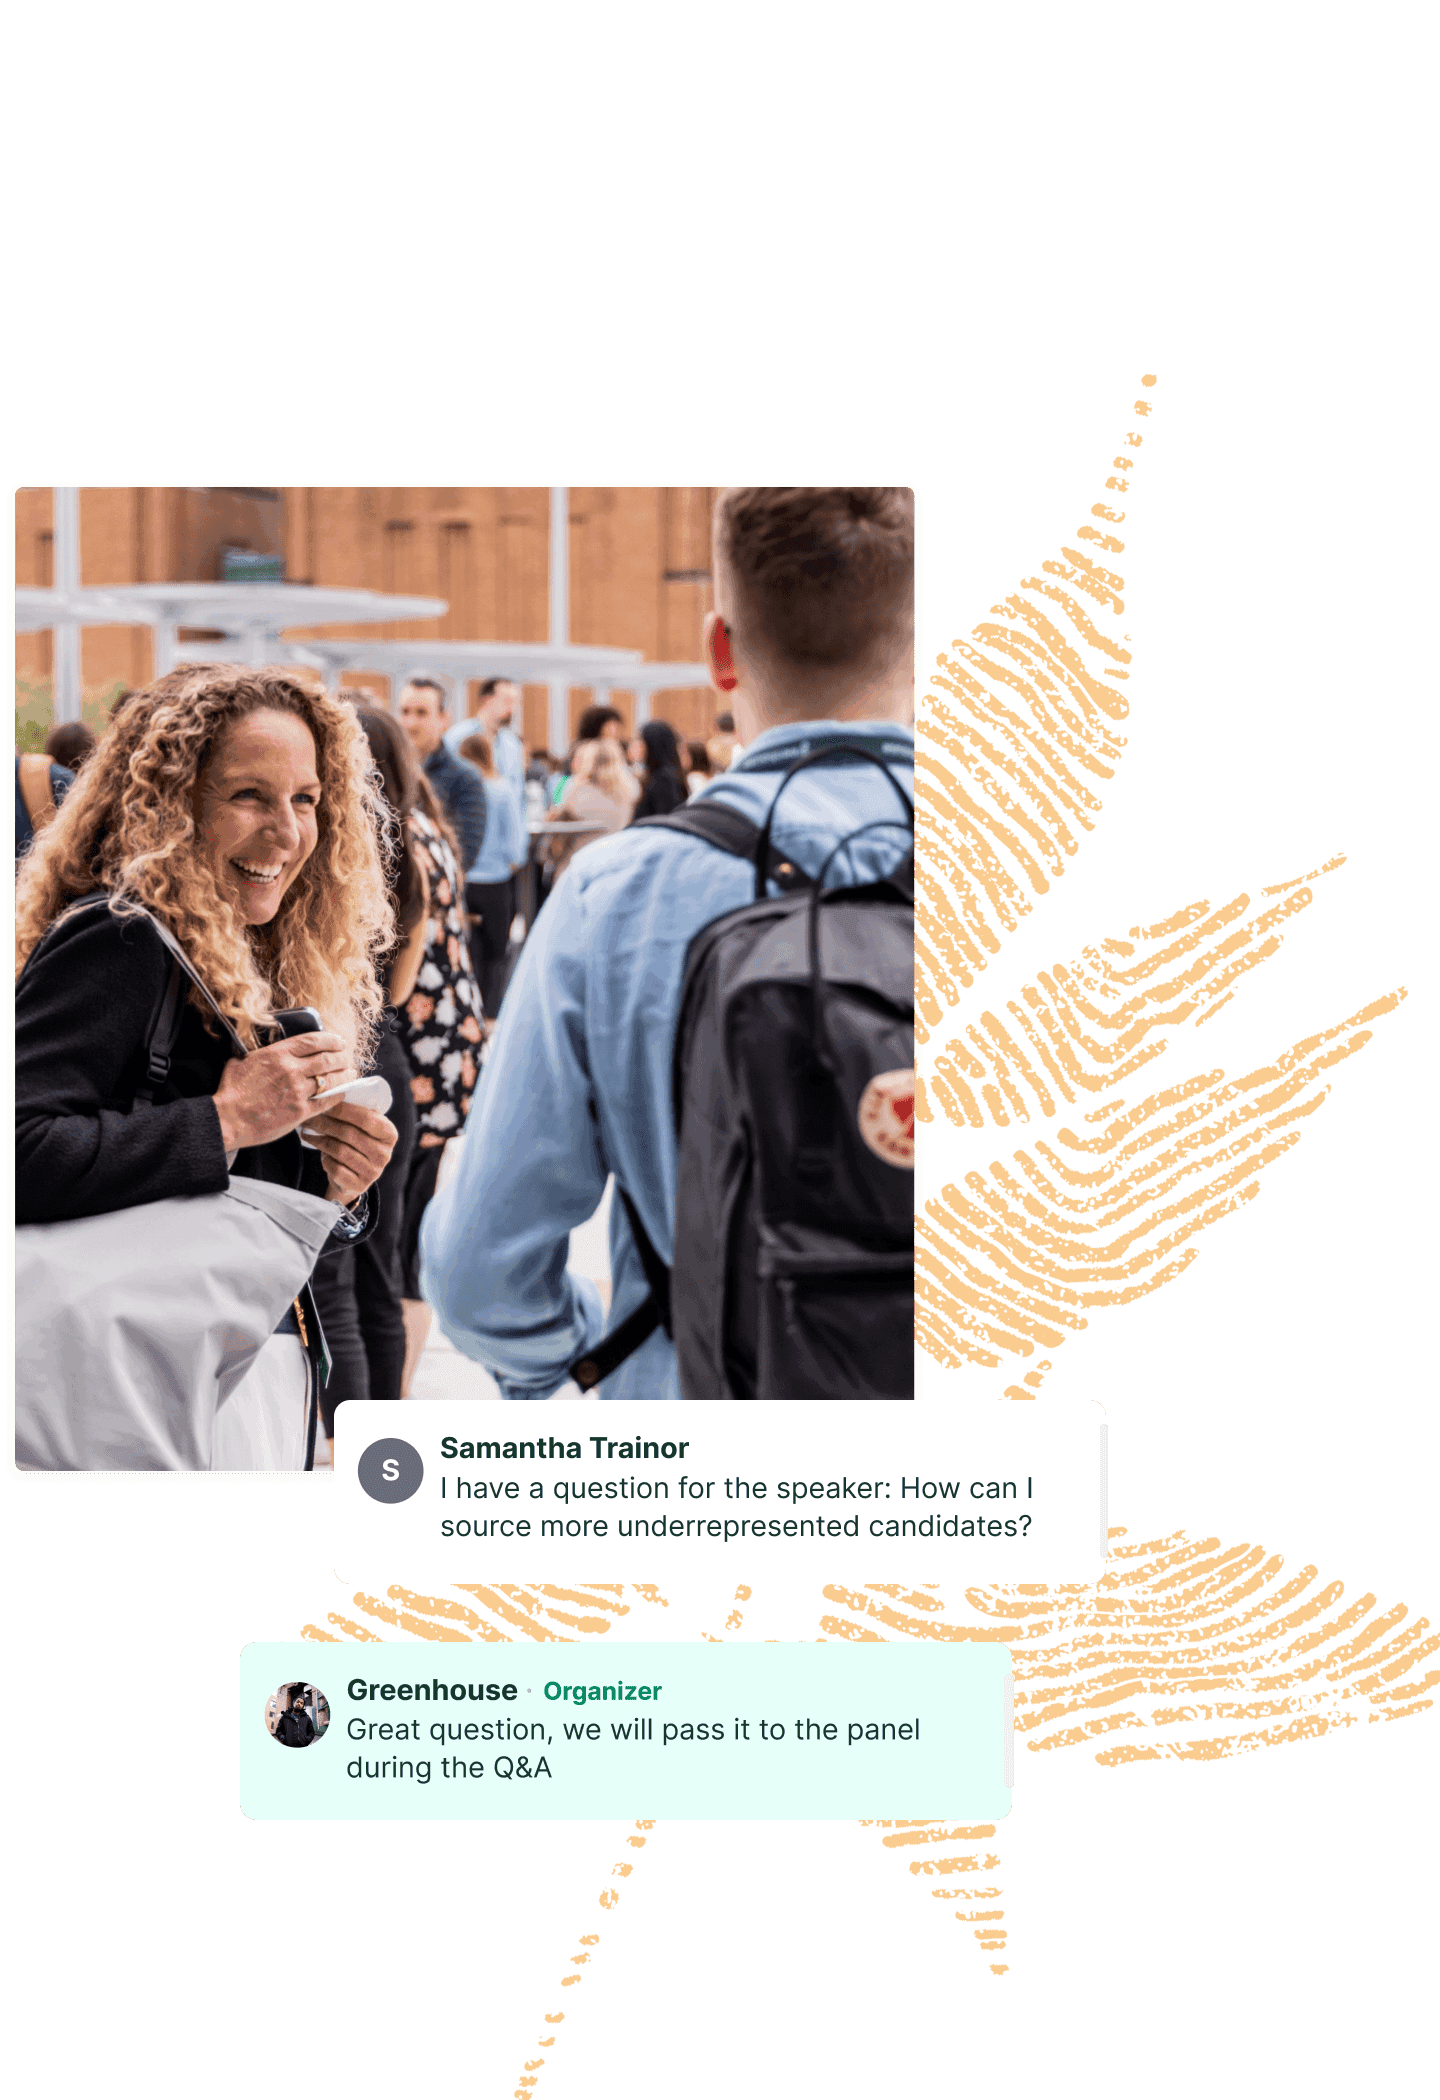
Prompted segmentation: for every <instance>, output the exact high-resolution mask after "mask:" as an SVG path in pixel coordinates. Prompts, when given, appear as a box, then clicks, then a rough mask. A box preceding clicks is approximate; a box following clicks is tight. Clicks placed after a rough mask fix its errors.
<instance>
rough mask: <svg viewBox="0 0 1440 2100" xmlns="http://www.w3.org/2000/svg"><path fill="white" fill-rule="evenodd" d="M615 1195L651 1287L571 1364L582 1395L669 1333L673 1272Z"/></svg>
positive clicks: (637, 1219) (627, 1205) (626, 1203)
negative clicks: (653, 1338)
mask: <svg viewBox="0 0 1440 2100" xmlns="http://www.w3.org/2000/svg"><path fill="white" fill-rule="evenodd" d="M677 814H678V812H677ZM656 821H657V822H660V823H663V822H664V821H665V820H664V819H663V818H658V819H657V820H656ZM641 822H642V823H649V822H650V819H649V818H648V817H642V818H641ZM615 1192H616V1194H617V1195H618V1196H619V1198H620V1201H621V1202H622V1203H623V1204H624V1206H625V1216H626V1218H627V1219H628V1221H629V1225H630V1234H631V1237H632V1238H633V1240H634V1242H635V1252H636V1253H637V1254H638V1255H639V1257H640V1266H641V1268H642V1269H643V1270H644V1271H645V1281H646V1282H647V1283H648V1284H649V1286H650V1291H649V1295H648V1296H647V1297H646V1299H645V1301H644V1303H643V1304H642V1305H637V1306H636V1308H635V1310H634V1312H632V1313H631V1314H630V1316H629V1317H628V1319H624V1320H622V1321H621V1322H620V1325H619V1326H618V1327H617V1328H616V1329H615V1331H614V1333H613V1334H607V1335H606V1336H605V1337H604V1338H603V1340H601V1341H599V1342H597V1343H596V1344H595V1347H594V1348H593V1349H591V1350H588V1351H587V1352H586V1354H585V1355H584V1356H578V1357H576V1359H575V1361H574V1363H573V1364H571V1366H570V1376H571V1377H572V1378H573V1379H574V1381H575V1383H576V1385H578V1386H579V1388H580V1390H581V1392H582V1393H588V1392H590V1391H591V1390H592V1389H593V1388H594V1387H595V1386H597V1385H599V1383H600V1381H601V1379H602V1378H608V1377H609V1376H610V1373H611V1372H612V1371H613V1370H615V1369H616V1368H617V1367H618V1366H619V1365H620V1364H623V1363H624V1361H625V1359H626V1357H627V1356H633V1355H634V1354H635V1351H636V1350H637V1349H638V1348H639V1347H640V1344H641V1343H642V1342H646V1341H648V1340H649V1339H650V1337H651V1335H652V1334H653V1333H654V1332H655V1330H656V1328H657V1327H663V1328H664V1329H665V1332H666V1333H667V1334H669V1332H670V1271H669V1270H668V1269H667V1268H666V1266H665V1264H664V1262H663V1261H661V1259H660V1257H659V1255H658V1254H657V1253H656V1252H655V1249H654V1246H653V1245H652V1244H651V1240H650V1235H649V1233H648V1232H647V1231H646V1230H645V1227H644V1226H643V1225H642V1224H641V1222H640V1213H639V1211H638V1210H637V1209H636V1208H635V1205H634V1204H633V1203H632V1202H631V1200H630V1198H629V1196H628V1195H627V1194H626V1192H625V1190H624V1189H622V1188H621V1186H620V1184H619V1182H618V1181H617V1182H616V1184H615Z"/></svg>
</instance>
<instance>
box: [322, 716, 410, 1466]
mask: <svg viewBox="0 0 1440 2100" xmlns="http://www.w3.org/2000/svg"><path fill="white" fill-rule="evenodd" d="M338 697H339V698H340V699H342V700H346V701H348V702H349V703H350V704H351V705H352V706H353V707H354V709H355V719H356V721H357V722H358V723H359V725H360V727H361V729H362V730H363V731H364V733H365V739H366V742H367V743H368V744H369V747H370V754H371V757H372V759H373V761H374V765H375V770H376V771H377V773H378V774H379V776H380V780H381V782H382V784H383V789H384V806H383V809H381V810H379V811H377V817H378V819H379V832H380V841H381V850H382V853H383V854H384V858H385V864H386V873H387V877H388V889H389V901H390V909H391V912H392V913H393V915H394V922H395V939H394V942H393V944H392V945H391V946H390V948H389V950H388V952H387V953H386V954H385V955H383V956H381V957H378V958H377V960H376V968H377V972H378V974H379V977H380V981H381V984H382V985H383V987H384V991H385V1005H384V1009H383V1011H382V1012H381V1014H380V1016H379V1019H378V1026H377V1034H376V1041H375V1052H374V1062H375V1070H376V1071H377V1072H379V1073H380V1075H381V1076H382V1078H384V1079H385V1080H387V1081H388V1083H389V1087H390V1097H391V1104H390V1109H389V1117H390V1121H391V1122H392V1123H393V1124H394V1125H395V1129H396V1133H397V1135H396V1142H395V1149H394V1151H393V1152H392V1153H391V1155H390V1158H389V1160H388V1162H387V1164H386V1167H385V1170H384V1172H383V1173H382V1174H381V1176H380V1179H379V1181H378V1182H377V1183H376V1184H375V1190H374V1194H373V1198H372V1201H373V1204H374V1209H375V1226H374V1230H373V1231H372V1232H371V1234H370V1236H369V1237H368V1239H366V1240H364V1241H362V1242H361V1243H360V1244H359V1245H358V1246H355V1247H353V1248H345V1249H342V1251H341V1252H340V1253H339V1254H337V1255H336V1257H335V1259H334V1260H333V1261H329V1262H325V1263H324V1264H323V1265H322V1266H321V1267H320V1268H318V1269H317V1270H316V1272H315V1278H314V1283H313V1286H312V1288H313V1289H314V1292H315V1302H316V1305H317V1307H318V1308H319V1312H320V1323H321V1325H322V1327H323V1328H324V1330H325V1339H326V1341H327V1342H328V1344H329V1347H330V1358H331V1369H330V1379H329V1383H328V1384H327V1385H326V1387H325V1390H324V1392H323V1393H322V1395H321V1400H320V1413H321V1418H322V1420H323V1421H324V1424H325V1434H326V1435H327V1436H328V1437H333V1436H334V1434H335V1410H336V1408H337V1407H338V1406H339V1405H340V1403H341V1401H342V1400H398V1399H399V1398H400V1385H401V1380H402V1379H403V1377H404V1374H405V1314H404V1310H403V1306H402V1303H401V1301H402V1298H403V1296H404V1291H403V1277H402V1273H401V1265H400V1234H401V1228H402V1225H403V1221H404V1214H405V1192H406V1189H407V1187H408V1184H409V1177H410V1168H411V1164H412V1161H413V1158H414V1152H415V1103H414V1100H413V1099H412V1097H411V1091H410V1064H409V1060H408V1058H407V1057H406V1055H405V1052H404V1049H403V1048H402V1046H401V1042H400V1027H401V1021H400V1014H399V1011H398V1009H399V1008H401V1007H403V1006H404V1004H405V1002H406V1000H407V999H408V998H409V997H410V994H411V993H412V992H413V991H414V989H415V980H416V978H417V977H418V976H419V974H420V964H421V961H422V959H423V956H424V951H425V938H426V920H427V918H428V915H429V908H430V892H429V882H428V879H427V874H426V868H425V865H424V863H422V861H421V860H420V858H419V855H418V854H417V853H416V851H415V847H414V844H413V841H412V838H411V832H410V818H411V815H412V814H413V812H414V810H415V807H416V804H417V802H418V801H419V799H420V793H421V788H422V785H423V780H424V776H423V775H422V773H421V771H420V768H419V766H418V764H417V763H416V759H415V753H414V749H413V746H412V745H411V742H410V739H409V737H408V736H407V735H406V734H405V731H404V730H403V729H402V728H401V727H400V724H399V723H398V722H397V721H396V720H395V718H394V716H393V715H391V714H390V713H388V711H386V710H385V709H383V708H377V707H375V706H374V705H373V704H372V702H371V697H370V695H369V694H368V693H362V692H360V691H358V690H355V691H350V692H342V693H341V694H340V695H339V696H338Z"/></svg>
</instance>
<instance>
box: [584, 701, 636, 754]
mask: <svg viewBox="0 0 1440 2100" xmlns="http://www.w3.org/2000/svg"><path fill="white" fill-rule="evenodd" d="M602 736H603V737H606V738H608V739H610V741H612V742H613V743H616V744H618V745H619V746H620V747H621V749H622V750H623V749H624V747H625V717H624V716H623V715H622V714H621V712H620V710H619V708H618V707H610V706H608V705H605V704H602V703H598V702H597V703H596V705H595V706H593V707H587V708H586V709H585V711H584V713H583V714H582V715H581V717H580V720H579V721H578V723H577V724H576V725H575V742H576V744H590V743H593V742H594V741H595V739H596V738H597V737H602Z"/></svg>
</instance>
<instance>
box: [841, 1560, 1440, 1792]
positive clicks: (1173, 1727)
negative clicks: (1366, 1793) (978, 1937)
mask: <svg viewBox="0 0 1440 2100" xmlns="http://www.w3.org/2000/svg"><path fill="white" fill-rule="evenodd" d="M1111 1540H1112V1543H1111V1548H1110V1557H1109V1560H1108V1562H1107V1563H1106V1567H1105V1571H1104V1573H1103V1574H1102V1575H1101V1576H1100V1577H1099V1578H1098V1580H1097V1581H1095V1582H1093V1583H1073V1584H1056V1585H1052V1584H1048V1583H1017V1584H1013V1585H1005V1586H995V1587H993V1588H991V1587H979V1588H974V1589H969V1590H967V1591H966V1592H965V1609H966V1611H967V1612H968V1614H969V1615H970V1616H969V1617H968V1618H967V1619H964V1620H959V1619H957V1620H953V1621H952V1620H950V1619H948V1618H946V1617H944V1616H943V1614H944V1612H945V1606H944V1604H943V1602H942V1601H941V1599H940V1598H939V1597H938V1596H937V1595H936V1594H935V1593H934V1591H933V1590H931V1589H929V1588H928V1587H921V1588H919V1589H913V1590H903V1589H901V1588H900V1586H898V1585H895V1584H886V1583H868V1584H865V1585H864V1586H863V1587H862V1588H860V1589H857V1590H849V1589H844V1588H842V1587H840V1586H838V1585H831V1586H829V1587H827V1588H826V1590H825V1592H824V1594H825V1597H826V1600H827V1601H828V1602H829V1603H831V1604H833V1605H837V1606H840V1607H841V1608H842V1610H843V1611H844V1612H845V1613H847V1614H849V1616H843V1617H842V1616H836V1615H834V1614H826V1615H824V1616H822V1618H821V1621H820V1625H821V1631H822V1633H824V1634H825V1635H827V1636H828V1637H829V1638H832V1639H840V1640H892V1639H902V1640H944V1641H966V1640H974V1641H1003V1642H1005V1643H1006V1645H1007V1646H1008V1647H1009V1649H1010V1651H1011V1653H1012V1655H1013V1657H1014V1664H1015V1729H1016V1733H1017V1735H1020V1736H1028V1737H1030V1738H1032V1739H1031V1740H1030V1741H1029V1743H1028V1745H1027V1747H1028V1748H1029V1749H1030V1750H1032V1751H1044V1750H1057V1749H1071V1748H1074V1747H1076V1746H1077V1745H1089V1746H1091V1747H1092V1748H1093V1749H1094V1751H1095V1761H1096V1763H1097V1764H1102V1765H1119V1764H1130V1763H1134V1762H1137V1761H1141V1760H1146V1761H1148V1760H1155V1759H1162V1758H1180V1759H1186V1760H1193V1759H1206V1760H1208V1759H1215V1758H1221V1757H1234V1756H1239V1755H1242V1754H1245V1753H1249V1752H1254V1751H1257V1750H1262V1749H1265V1748H1268V1747H1273V1746H1274V1745H1276V1744H1278V1743H1287V1742H1298V1741H1300V1740H1302V1739H1306V1738H1313V1737H1317V1736H1321V1735H1327V1734H1329V1733H1331V1732H1332V1731H1334V1730H1335V1729H1337V1728H1351V1727H1355V1726H1357V1725H1364V1724H1367V1723H1373V1722H1378V1721H1397V1720H1401V1719H1403V1718H1405V1717H1406V1716H1407V1715H1411V1714H1416V1713H1421V1712H1423V1711H1425V1710H1426V1709H1427V1708H1428V1707H1430V1706H1431V1705H1432V1704H1433V1703H1434V1702H1433V1699H1432V1698H1431V1696H1430V1695H1431V1694H1432V1692H1433V1691H1434V1689H1435V1687H1436V1685H1437V1684H1440V1668H1437V1667H1435V1666H1434V1659H1435V1657H1436V1655H1437V1653H1440V1635H1437V1634H1435V1633H1432V1632H1431V1630H1430V1622H1429V1621H1428V1620H1427V1619H1422V1618H1414V1617H1412V1616H1411V1614H1410V1611H1409V1608H1408V1607H1407V1606H1406V1605H1404V1604H1393V1605H1388V1606H1386V1607H1384V1608H1383V1609H1382V1608H1381V1607H1380V1605H1379V1603H1378V1600H1377V1599H1376V1598H1375V1596H1374V1595H1373V1594H1369V1593H1367V1594H1366V1595H1364V1596H1361V1597H1357V1598H1355V1599H1353V1600H1352V1601H1351V1602H1349V1603H1348V1604H1347V1603H1346V1602H1345V1601H1344V1597H1345V1590H1344V1585H1343V1584H1342V1583H1340V1582H1336V1581H1328V1582H1322V1581H1321V1579H1320V1575H1319V1572H1318V1570H1317V1569H1316V1568H1314V1567H1313V1566H1309V1567H1304V1568H1301V1569H1299V1570H1298V1571H1297V1572H1295V1573H1293V1574H1286V1572H1285V1563H1284V1561H1283V1559H1282V1557H1281V1556H1280V1555H1279V1554H1278V1553H1268V1552H1267V1551H1266V1550H1265V1548H1264V1547H1263V1546H1252V1545H1236V1546H1225V1545H1222V1543H1221V1542H1220V1541H1219V1540H1218V1539H1215V1538H1195V1537H1192V1536H1191V1535H1190V1534H1189V1533H1188V1532H1183V1531H1180V1532H1174V1533H1172V1534H1170V1535H1169V1536H1168V1537H1166V1538H1160V1539H1150V1540H1147V1541H1145V1542H1143V1543H1137V1544H1134V1545H1126V1544H1124V1543H1123V1540H1124V1532H1123V1530H1115V1531H1112V1533H1111ZM1117 1736H1123V1737H1125V1738H1127V1739H1126V1740H1123V1741H1116V1742H1113V1743H1109V1744H1106V1745H1105V1747H1099V1746H1100V1745H1101V1744H1104V1743H1105V1738H1107V1737H1117Z"/></svg>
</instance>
